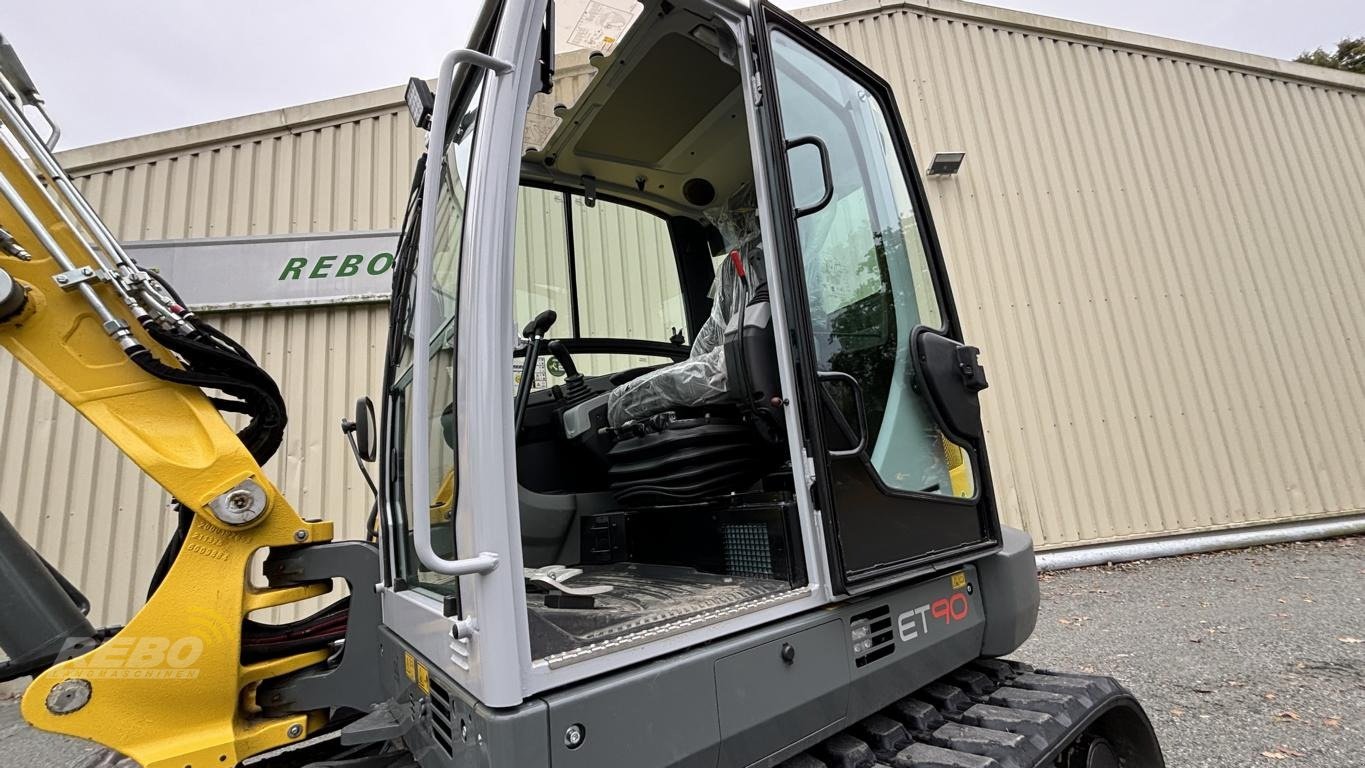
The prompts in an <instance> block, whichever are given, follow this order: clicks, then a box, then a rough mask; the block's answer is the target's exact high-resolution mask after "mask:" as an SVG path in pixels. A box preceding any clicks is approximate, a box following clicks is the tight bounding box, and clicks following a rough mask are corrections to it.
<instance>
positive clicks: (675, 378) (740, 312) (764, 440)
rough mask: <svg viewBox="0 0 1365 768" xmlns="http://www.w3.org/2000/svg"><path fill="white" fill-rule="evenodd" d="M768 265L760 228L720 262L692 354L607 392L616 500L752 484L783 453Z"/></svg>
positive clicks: (675, 496) (693, 495)
mask: <svg viewBox="0 0 1365 768" xmlns="http://www.w3.org/2000/svg"><path fill="white" fill-rule="evenodd" d="M764 274H765V270H764V269H763V266H762V253H761V246H760V245H759V239H758V237H757V236H756V234H755V236H754V237H752V238H750V239H748V240H747V241H746V242H744V243H742V244H741V246H740V247H739V248H736V249H734V250H732V251H731V252H730V253H729V255H728V256H727V257H726V258H725V259H723V260H722V261H721V263H720V265H719V266H718V268H717V270H716V278H715V280H714V282H713V283H712V288H711V296H712V305H711V312H710V314H709V316H708V317H707V319H706V322H705V323H703V324H702V327H701V329H700V330H698V332H697V335H696V338H695V340H694V341H693V344H692V351H691V353H690V354H689V356H688V359H686V360H683V361H681V362H678V363H674V364H673V365H670V366H667V367H664V368H660V369H658V370H655V371H651V372H649V373H647V374H645V375H643V376H640V377H638V378H635V379H632V380H631V381H628V382H626V383H624V384H622V385H621V386H619V387H617V388H616V389H614V390H612V392H611V393H610V395H608V399H607V423H608V425H609V430H608V431H609V433H610V436H611V437H612V438H613V439H614V441H615V443H614V445H613V447H612V448H611V450H610V451H609V452H608V454H607V461H608V465H609V468H608V470H607V480H608V484H609V486H610V487H611V490H612V492H613V493H614V494H615V496H616V498H617V500H619V501H621V502H623V503H631V504H635V505H641V504H643V505H650V504H654V505H658V504H669V503H679V502H688V501H697V500H701V499H705V498H708V497H712V496H716V495H720V494H726V493H730V492H732V491H738V490H743V489H744V488H746V487H747V486H749V485H752V484H753V483H754V482H755V481H756V480H758V479H759V478H760V477H761V476H762V475H763V474H764V473H766V472H768V471H769V470H770V469H771V468H772V466H773V463H774V460H775V459H776V458H777V457H778V456H780V452H779V451H776V450H774V449H775V447H776V446H778V445H779V444H781V443H782V442H783V435H784V433H783V429H782V424H783V420H782V414H781V410H780V409H781V404H782V397H781V395H780V394H779V390H780V382H779V379H778V371H777V352H776V348H775V347H774V341H773V329H772V313H771V311H770V306H769V302H768V287H767V283H766V281H765V280H764V279H763V278H762V275H764Z"/></svg>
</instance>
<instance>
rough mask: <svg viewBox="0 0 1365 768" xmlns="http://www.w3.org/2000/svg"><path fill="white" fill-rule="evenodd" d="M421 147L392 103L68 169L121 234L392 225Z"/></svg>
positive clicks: (143, 236)
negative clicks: (312, 123) (293, 127)
mask: <svg viewBox="0 0 1365 768" xmlns="http://www.w3.org/2000/svg"><path fill="white" fill-rule="evenodd" d="M421 152H422V139H421V138H420V136H419V135H418V133H417V132H416V131H415V130H413V128H412V123H411V120H410V119H409V118H408V116H407V113H406V111H404V110H403V109H402V107H401V106H400V105H394V106H393V107H392V108H390V109H386V110H383V111H381V112H377V113H374V114H370V115H364V116H359V117H355V118H354V119H350V120H347V121H345V122H342V123H339V124H336V125H322V126H316V127H314V128H312V129H309V130H305V131H302V132H291V131H279V132H273V133H267V134H259V135H255V136H249V137H243V138H240V139H239V140H237V141H235V142H234V143H232V144H227V145H210V146H200V147H195V148H191V149H189V150H187V152H186V153H185V154H169V155H152V156H148V157H144V158H142V159H140V160H138V161H136V162H130V163H128V164H121V163H117V162H108V163H104V164H102V165H100V166H97V167H94V168H90V169H88V170H85V171H80V170H77V171H76V172H75V173H74V175H75V176H76V180H77V184H78V186H79V187H80V189H81V191H82V193H84V194H85V195H86V196H87V197H88V198H89V199H90V201H91V202H92V203H93V204H94V205H95V207H96V209H97V210H99V212H100V213H101V215H102V216H103V217H104V218H105V220H106V221H108V222H109V225H110V227H111V228H113V230H114V233H115V234H116V235H118V236H119V238H120V239H122V240H125V241H133V240H162V239H179V238H194V237H227V236H240V235H278V234H292V233H306V232H340V231H351V230H375V229H396V228H397V227H398V224H399V223H400V221H401V219H402V215H403V208H404V206H405V205H406V202H407V195H408V187H409V183H410V182H411V173H412V171H411V169H412V168H413V165H414V163H416V161H417V157H418V156H419V155H420V154H421Z"/></svg>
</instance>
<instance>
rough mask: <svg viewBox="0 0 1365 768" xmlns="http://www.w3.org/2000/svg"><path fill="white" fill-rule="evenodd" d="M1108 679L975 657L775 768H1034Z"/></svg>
mask: <svg viewBox="0 0 1365 768" xmlns="http://www.w3.org/2000/svg"><path fill="white" fill-rule="evenodd" d="M1124 692H1125V691H1124V689H1123V687H1122V686H1120V685H1119V684H1118V682H1117V681H1115V680H1114V679H1113V678H1109V677H1094V676H1090V675H1072V674H1059V673H1055V672H1046V671H1041V670H1035V669H1034V668H1033V667H1031V666H1029V665H1027V664H1022V663H1019V662H1014V661H1002V660H998V659H979V660H977V661H974V662H972V663H970V664H968V665H966V666H964V667H961V668H960V669H957V670H955V671H953V672H951V673H950V674H948V675H945V676H944V677H941V678H939V679H938V680H936V681H934V682H932V683H930V684H928V685H926V686H924V687H923V688H920V689H919V690H917V691H915V692H914V693H912V694H910V695H909V696H907V697H905V698H903V699H901V700H900V701H897V702H896V703H894V704H892V705H891V706H889V707H887V708H886V709H885V710H883V711H881V712H880V713H878V714H875V715H872V716H871V717H868V718H865V719H863V720H862V721H861V722H859V723H858V724H857V725H855V726H853V727H852V728H849V729H848V730H846V731H844V732H842V733H840V734H838V735H836V736H832V737H830V738H828V739H826V740H825V741H823V742H821V743H820V744H818V745H817V746H816V747H814V748H813V749H811V750H809V751H807V752H803V753H801V754H799V755H797V756H796V757H793V758H790V759H788V760H787V761H785V762H783V763H781V764H780V765H779V766H778V768H1034V766H1036V765H1037V764H1038V760H1040V759H1041V758H1042V757H1043V756H1044V755H1045V754H1047V753H1048V752H1049V751H1050V750H1052V749H1053V748H1055V747H1056V746H1057V744H1058V743H1059V741H1060V740H1061V739H1063V738H1065V737H1066V734H1067V733H1069V732H1070V730H1071V726H1072V725H1074V724H1075V723H1077V722H1079V721H1080V720H1083V719H1084V718H1085V716H1086V713H1087V712H1089V711H1090V709H1091V708H1092V707H1094V706H1095V705H1096V703H1098V702H1100V701H1102V700H1104V699H1105V698H1107V697H1108V696H1109V695H1110V694H1114V693H1124Z"/></svg>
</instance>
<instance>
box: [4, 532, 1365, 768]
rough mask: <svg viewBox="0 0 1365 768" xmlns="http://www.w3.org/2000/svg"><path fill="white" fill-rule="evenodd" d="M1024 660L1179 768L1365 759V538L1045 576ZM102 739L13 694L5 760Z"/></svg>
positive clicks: (22, 760)
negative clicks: (1124, 689)
mask: <svg viewBox="0 0 1365 768" xmlns="http://www.w3.org/2000/svg"><path fill="white" fill-rule="evenodd" d="M1041 579H1042V588H1043V610H1042V614H1041V615H1040V616H1039V617H1038V629H1037V631H1036V632H1035V633H1034V635H1033V638H1032V639H1030V640H1029V642H1028V643H1027V644H1026V645H1025V646H1024V647H1023V648H1021V649H1020V650H1019V652H1018V653H1016V654H1015V658H1018V659H1021V660H1023V661H1027V662H1030V663H1032V664H1034V665H1035V666H1039V667H1051V668H1056V669H1067V670H1078V671H1082V672H1093V673H1097V674H1105V675H1113V676H1114V677H1117V678H1118V679H1119V680H1120V681H1122V682H1123V683H1124V684H1126V685H1127V686H1128V687H1129V688H1130V689H1131V690H1132V691H1133V692H1134V693H1135V694H1137V696H1138V698H1139V699H1140V700H1141V701H1142V703H1143V705H1144V706H1145V707H1146V708H1147V712H1148V714H1149V715H1150V716H1151V718H1152V722H1153V724H1154V725H1155V726H1156V730H1157V734H1158V736H1159V737H1160V738H1161V745H1162V748H1163V749H1164V751H1165V753H1166V761H1167V763H1168V765H1169V766H1170V767H1171V768H1208V767H1211V766H1218V767H1219V768H1222V767H1223V766H1262V765H1264V766H1281V768H1291V767H1292V766H1314V767H1315V768H1316V767H1317V766H1321V767H1322V768H1365V538H1359V537H1358V538H1351V539H1338V540H1335V541H1327V542H1312V543H1305V544H1286V545H1278V546H1271V547H1257V548H1255V549H1248V550H1238V551H1233V552H1221V553H1216V554H1211V555H1194V556H1190V557H1178V558H1167V559H1162V560H1149V561H1145V562H1139V563H1129V564H1124V565H1115V566H1106V567H1101V568H1083V569H1078V570H1074V571H1065V572H1061V573H1052V574H1044V575H1043V576H1042V577H1041ZM88 749H89V748H88V747H87V746H86V745H85V744H83V743H81V742H76V741H73V740H70V739H64V738H61V737H57V736H52V735H49V734H44V733H40V732H37V731H34V730H33V729H31V728H28V727H27V726H25V725H24V724H23V721H22V719H21V718H20V717H19V713H18V708H17V704H16V703H15V702H12V701H11V702H0V768H21V767H23V768H30V767H32V766H68V765H71V764H73V763H74V762H79V761H81V760H82V759H83V758H88V756H89V751H88Z"/></svg>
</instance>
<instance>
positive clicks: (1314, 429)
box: [798, 0, 1365, 547]
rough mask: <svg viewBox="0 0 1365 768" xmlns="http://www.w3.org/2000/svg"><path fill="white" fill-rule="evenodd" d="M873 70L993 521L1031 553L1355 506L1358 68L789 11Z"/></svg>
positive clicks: (1361, 332)
mask: <svg viewBox="0 0 1365 768" xmlns="http://www.w3.org/2000/svg"><path fill="white" fill-rule="evenodd" d="M798 15H799V16H800V17H801V18H802V19H803V20H805V21H807V22H808V23H811V24H812V25H813V26H814V27H815V29H816V30H817V31H819V32H820V33H821V34H822V35H824V36H826V37H828V38H830V39H831V40H833V41H834V42H835V43H836V44H838V45H839V46H841V47H842V48H844V49H846V50H848V51H850V52H852V53H853V54H854V55H855V56H857V57H858V58H859V59H861V60H862V61H864V62H865V63H867V64H868V65H869V66H871V67H872V68H873V69H875V70H876V71H877V72H878V73H880V74H881V75H882V76H883V77H885V78H886V79H887V80H888V81H889V82H890V83H891V84H892V85H893V87H894V88H895V91H896V98H897V100H898V102H899V105H900V108H901V112H902V114H903V116H904V118H905V121H906V124H907V127H908V129H909V132H910V135H911V140H912V142H913V143H914V145H915V147H916V149H917V152H918V153H919V156H920V158H919V161H920V165H921V166H924V165H926V164H927V160H928V158H929V156H930V155H931V154H932V153H933V152H935V151H942V150H959V149H960V150H966V152H967V159H966V163H965V165H964V166H963V171H962V173H961V174H960V175H959V176H957V177H953V178H950V179H946V180H942V181H930V182H929V184H928V188H929V194H930V196H931V198H932V205H933V207H934V214H935V218H936V223H937V224H938V227H939V234H940V237H941V238H942V241H943V247H944V251H945V253H946V258H947V259H948V262H949V267H950V272H951V275H952V278H953V287H954V292H955V294H956V297H957V300H958V306H959V309H960V312H961V315H962V319H963V324H964V326H965V333H966V335H967V338H968V340H969V341H970V342H971V343H973V344H977V345H980V346H981V347H982V349H983V352H984V354H983V361H984V364H985V366H986V369H987V371H988V373H989V375H990V379H991V384H992V387H991V389H989V390H987V391H986V392H985V393H983V396H982V400H983V403H984V404H985V420H986V424H987V426H988V428H989V438H988V439H989V446H990V448H991V458H992V469H993V472H994V479H995V486H996V489H997V492H998V494H999V496H1000V500H1001V507H1002V512H1003V513H1004V517H1005V518H1006V519H1007V520H1008V521H1010V522H1013V523H1016V524H1018V523H1023V525H1024V527H1025V528H1027V529H1028V530H1029V531H1030V532H1032V534H1033V536H1034V538H1035V539H1036V540H1037V541H1038V543H1039V544H1040V545H1041V546H1048V547H1055V546H1060V545H1070V544H1077V543H1082V542H1097V541H1104V540H1111V539H1121V538H1129V537H1135V536H1150V535H1154V534H1163V533H1171V532H1188V531H1197V530H1205V529H1214V528H1225V527H1232V526H1241V525H1247V524H1254V523H1267V522H1272V521H1280V520H1289V519H1294V518H1309V517H1322V516H1326V515H1335V514H1341V513H1349V512H1356V511H1360V510H1361V509H1363V508H1365V473H1362V472H1361V471H1360V463H1361V459H1362V457H1365V407H1362V405H1361V403H1362V402H1365V355H1362V350H1363V349H1365V347H1363V346H1362V342H1365V302H1361V300H1360V297H1361V295H1362V290H1365V216H1363V215H1362V210H1365V77H1360V76H1357V75H1350V74H1345V73H1338V72H1334V71H1332V70H1324V69H1320V68H1315V67H1308V66H1305V65H1297V64H1292V63H1289V62H1281V61H1276V60H1272V59H1265V58H1261V57H1256V56H1250V55H1245V54H1239V53H1234V52H1231V51H1222V50H1217V49H1212V48H1207V47H1203V46H1196V45H1190V44H1186V43H1179V42H1175V41H1172V40H1163V39H1158V38H1152V37H1147V36H1145V35H1137V34H1132V33H1126V32H1121V31H1118V30H1112V29H1105V28H1100V27H1094V26H1090V25H1083V24H1075V23H1071V22H1063V21H1058V20H1055V19H1048V18H1044V17H1039V16H1032V15H1027V14H1021V13H1015V12H1011V11H1003V10H997V9H994V8H989V7H985V6H979V5H971V4H967V3H960V2H953V1H952V0H932V2H927V3H901V2H867V1H863V0H854V1H852V2H845V3H839V4H833V5H824V6H818V7H814V8H808V9H804V10H802V11H800V12H799V13H798Z"/></svg>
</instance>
